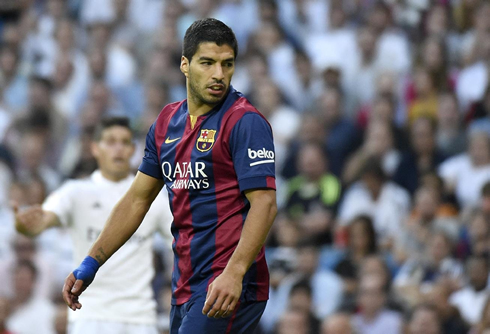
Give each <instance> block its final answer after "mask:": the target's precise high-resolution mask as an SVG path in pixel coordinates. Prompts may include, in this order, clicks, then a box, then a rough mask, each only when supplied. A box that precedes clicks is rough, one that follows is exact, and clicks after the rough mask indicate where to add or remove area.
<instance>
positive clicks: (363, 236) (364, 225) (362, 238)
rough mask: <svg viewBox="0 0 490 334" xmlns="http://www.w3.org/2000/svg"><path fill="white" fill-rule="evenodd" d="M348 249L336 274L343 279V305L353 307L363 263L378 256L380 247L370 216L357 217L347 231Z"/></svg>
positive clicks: (338, 263)
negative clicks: (371, 257)
mask: <svg viewBox="0 0 490 334" xmlns="http://www.w3.org/2000/svg"><path fill="white" fill-rule="evenodd" d="M347 239H348V243H347V249H346V251H345V253H344V254H343V255H342V257H341V258H340V259H339V261H338V262H337V263H336V264H335V267H334V270H335V272H336V273H337V274H338V275H339V276H340V277H341V278H342V281H343V290H344V300H343V304H345V305H352V304H353V301H354V300H355V296H356V295H355V294H356V292H357V283H358V280H357V279H358V277H360V276H361V275H360V269H361V265H362V263H363V262H364V261H365V260H366V259H368V258H369V256H373V255H375V254H376V252H377V249H378V246H377V240H376V232H375V230H374V226H373V221H372V220H371V218H369V217H368V216H357V217H356V218H354V220H353V221H352V222H351V223H350V224H349V226H348V230H347Z"/></svg>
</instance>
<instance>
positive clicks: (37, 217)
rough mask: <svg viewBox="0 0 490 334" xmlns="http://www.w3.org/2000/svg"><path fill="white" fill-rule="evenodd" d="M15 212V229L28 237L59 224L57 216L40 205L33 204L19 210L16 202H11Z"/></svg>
mask: <svg viewBox="0 0 490 334" xmlns="http://www.w3.org/2000/svg"><path fill="white" fill-rule="evenodd" d="M12 209H13V211H14V214H15V229H16V230H17V232H19V233H22V234H23V235H25V236H28V237H35V236H37V235H39V234H40V233H41V232H43V231H44V230H46V229H48V228H50V227H55V226H61V223H60V221H59V219H58V216H57V215H56V214H55V213H54V212H51V211H46V210H43V209H42V207H41V206H40V205H33V206H30V207H28V208H25V209H22V210H19V207H18V205H17V203H12Z"/></svg>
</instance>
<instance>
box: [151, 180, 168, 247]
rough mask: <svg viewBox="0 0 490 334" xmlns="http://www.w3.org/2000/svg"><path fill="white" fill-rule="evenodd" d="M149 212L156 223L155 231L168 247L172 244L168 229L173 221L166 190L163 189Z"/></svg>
mask: <svg viewBox="0 0 490 334" xmlns="http://www.w3.org/2000/svg"><path fill="white" fill-rule="evenodd" d="M150 210H151V211H152V214H153V215H154V217H155V219H156V222H157V225H156V226H157V231H158V232H159V233H160V235H161V236H162V238H163V240H164V242H165V244H166V246H168V247H170V245H171V244H172V234H171V232H170V227H171V225H172V221H173V215H172V212H171V211H170V204H169V199H168V193H167V189H166V188H165V187H164V188H163V189H162V190H161V191H160V193H159V194H158V196H157V197H156V198H155V200H154V201H153V203H152V205H151V208H150Z"/></svg>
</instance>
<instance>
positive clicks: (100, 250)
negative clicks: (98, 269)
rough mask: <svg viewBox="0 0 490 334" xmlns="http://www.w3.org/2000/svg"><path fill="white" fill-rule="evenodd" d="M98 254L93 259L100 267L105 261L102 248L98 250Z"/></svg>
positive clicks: (105, 256)
mask: <svg viewBox="0 0 490 334" xmlns="http://www.w3.org/2000/svg"><path fill="white" fill-rule="evenodd" d="M98 251H99V253H98V254H97V255H95V259H96V260H97V261H98V262H99V263H100V264H101V265H102V264H103V263H104V262H105V261H107V254H106V253H105V252H104V249H103V248H102V247H99V249H98Z"/></svg>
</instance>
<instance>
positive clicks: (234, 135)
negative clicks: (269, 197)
mask: <svg viewBox="0 0 490 334" xmlns="http://www.w3.org/2000/svg"><path fill="white" fill-rule="evenodd" d="M230 151H231V156H232V159H233V164H234V167H235V172H236V174H237V177H238V184H239V187H240V191H242V192H243V191H245V190H249V189H258V188H269V189H276V182H275V152H274V143H273V139H272V129H271V127H270V125H269V123H267V121H266V120H265V119H264V118H263V117H261V116H260V115H259V114H257V113H254V112H249V113H246V114H245V115H243V117H242V118H241V119H240V120H239V121H238V122H237V123H236V124H235V126H234V127H233V130H232V131H231V134H230Z"/></svg>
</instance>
